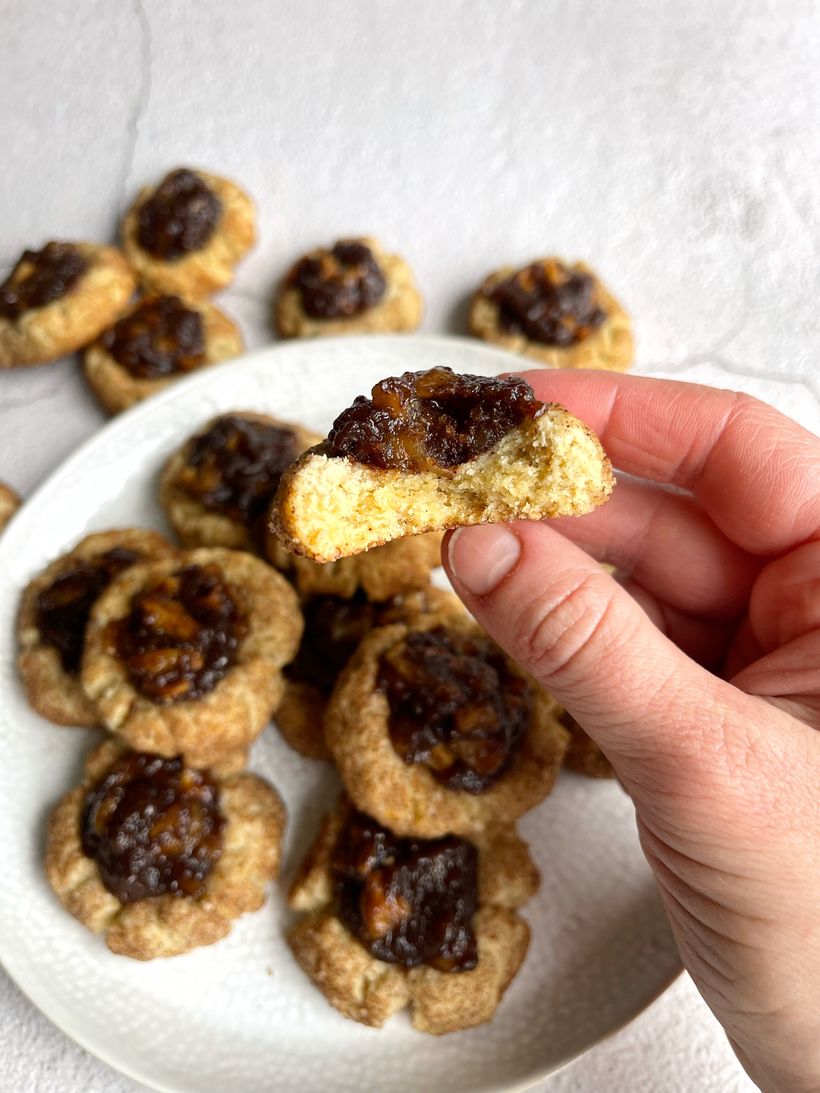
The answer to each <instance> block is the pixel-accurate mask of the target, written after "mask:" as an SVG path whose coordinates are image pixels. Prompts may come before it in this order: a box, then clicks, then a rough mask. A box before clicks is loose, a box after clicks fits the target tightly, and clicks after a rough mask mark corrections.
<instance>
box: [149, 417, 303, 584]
mask: <svg viewBox="0 0 820 1093" xmlns="http://www.w3.org/2000/svg"><path fill="white" fill-rule="evenodd" d="M317 439H318V438H317V437H316V435H315V434H314V433H311V432H309V431H308V430H307V429H304V428H302V426H301V425H295V424H291V423H290V422H287V421H278V420H277V419H276V418H272V417H268V416H267V414H256V413H252V412H251V411H245V410H234V411H232V412H231V413H228V414H220V415H219V417H215V418H213V419H212V420H211V421H209V422H207V424H206V425H205V426H204V427H203V428H202V429H200V431H199V432H197V433H195V434H194V436H192V437H190V439H188V440H186V442H185V443H184V444H183V445H182V447H181V448H180V449H179V451H177V452H175V453H174V454H173V455H172V456H171V458H170V459H169V460H168V462H167V463H166V465H165V468H164V469H163V472H162V477H161V479H160V488H159V495H160V503H161V504H162V507H163V509H164V510H165V515H166V516H167V518H168V522H169V523H170V525H171V527H172V528H173V529H174V531H175V532H176V533H177V535H178V536H179V539H180V541H181V542H182V543H183V545H184V546H188V547H197V546H219V547H233V548H235V549H238V550H258V549H260V547H261V544H262V540H263V539H264V538H265V527H264V523H265V522H266V520H267V512H268V509H269V507H270V503H271V500H272V498H273V496H274V494H275V493H276V489H277V486H278V485H279V479H280V478H281V476H282V472H283V471H284V470H285V469H286V468H287V467H289V466H290V464H291V463H292V462H293V460H294V459H296V458H297V457H298V456H299V455H300V454H301V453H302V452H303V451H304V450H305V449H306V448H309V447H310V446H311V445H312V444H315V443H316V441H317ZM277 545H278V544H277ZM271 554H272V556H271V559H270V560H271V561H272V562H273V564H274V565H276V566H277V568H278V569H288V568H289V567H290V555H286V554H285V552H284V551H283V550H282V548H281V547H279V549H278V553H276V552H273V551H272V552H271Z"/></svg>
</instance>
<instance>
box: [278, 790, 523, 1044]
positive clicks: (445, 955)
mask: <svg viewBox="0 0 820 1093" xmlns="http://www.w3.org/2000/svg"><path fill="white" fill-rule="evenodd" d="M442 878H446V880H444V881H443V880H442ZM538 885H539V876H538V871H537V869H536V868H535V865H534V864H533V862H532V859H531V858H530V855H529V852H528V849H527V846H526V843H525V842H524V841H523V840H522V839H521V838H520V837H519V835H518V834H517V832H516V830H515V828H514V827H513V826H512V825H503V824H502V825H497V826H494V827H490V828H486V829H485V830H483V831H481V832H479V833H476V834H474V835H472V836H471V837H470V840H469V841H467V840H465V839H459V838H455V837H452V836H448V837H445V838H442V839H437V840H435V841H426V840H419V839H412V840H411V839H402V838H400V837H398V836H396V835H395V833H394V832H392V831H390V830H389V829H386V828H385V827H384V826H383V825H380V824H378V823H377V822H375V821H374V820H373V819H372V817H369V816H366V815H364V814H362V813H361V812H356V811H355V810H354V809H353V808H352V807H351V805H350V803H349V802H348V801H346V800H345V799H342V800H341V801H340V802H339V804H338V805H337V807H336V809H335V810H334V811H333V812H331V813H329V814H328V815H327V816H326V818H325V820H324V822H323V824H322V827H321V830H320V831H319V835H318V837H317V839H316V842H315V843H314V845H313V847H312V849H311V850H310V852H309V853H308V856H307V858H306V860H305V862H304V863H303V864H302V867H301V869H300V871H299V874H298V875H297V877H296V880H295V881H294V883H293V886H292V888H291V891H290V899H289V902H290V906H291V907H292V908H293V909H294V910H296V911H301V912H304V916H303V917H302V918H301V919H300V920H299V921H298V922H297V923H296V925H295V926H294V927H293V928H292V929H291V931H290V934H289V937H288V940H289V942H290V946H291V949H292V950H293V954H294V956H295V957H296V959H297V961H298V962H299V964H300V965H301V967H302V969H303V970H304V971H305V972H306V974H307V975H308V976H310V978H311V979H312V980H313V982H314V983H315V984H316V986H317V987H318V988H319V990H320V991H321V992H322V993H323V994H324V996H325V998H326V999H327V1000H328V1002H329V1003H330V1004H331V1005H332V1006H334V1007H335V1008H336V1009H337V1010H339V1012H340V1013H342V1014H343V1015H344V1016H345V1017H348V1018H350V1019H351V1020H354V1021H359V1022H360V1023H361V1024H364V1025H370V1026H373V1027H376V1028H378V1027H381V1025H383V1024H384V1022H385V1021H386V1020H387V1019H388V1018H389V1017H391V1016H392V1015H393V1014H394V1013H396V1012H398V1011H399V1010H401V1009H404V1008H405V1007H406V1006H410V1007H411V1011H412V1021H413V1025H414V1027H415V1028H417V1029H418V1030H419V1031H421V1032H428V1033H431V1034H432V1035H435V1036H440V1035H444V1034H445V1033H449V1032H458V1031H459V1030H461V1029H466V1028H473V1027H474V1026H476V1025H480V1024H484V1023H485V1022H487V1021H489V1020H491V1019H492V1017H493V1015H494V1013H495V1011H496V1009H497V1008H498V1006H499V1004H500V1002H501V999H502V996H503V994H504V992H505V991H506V989H507V987H508V986H509V985H510V983H511V982H512V980H513V978H514V976H515V974H516V972H517V971H518V969H519V968H520V967H521V964H522V963H523V961H524V957H525V956H526V953H527V948H528V945H529V927H528V926H527V924H526V922H525V921H524V920H523V919H522V918H521V917H520V916H519V915H518V914H516V911H517V909H518V908H520V907H521V906H522V905H523V904H524V903H526V902H527V900H528V899H530V897H531V896H532V895H534V893H535V892H536V891H537V889H538Z"/></svg>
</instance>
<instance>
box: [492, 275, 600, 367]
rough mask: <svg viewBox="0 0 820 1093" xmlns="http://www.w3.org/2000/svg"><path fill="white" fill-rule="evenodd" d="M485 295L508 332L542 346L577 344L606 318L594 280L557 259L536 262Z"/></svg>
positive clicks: (501, 282)
mask: <svg viewBox="0 0 820 1093" xmlns="http://www.w3.org/2000/svg"><path fill="white" fill-rule="evenodd" d="M486 292H487V295H488V296H489V297H490V299H491V300H492V301H493V302H494V303H495V304H497V305H498V317H499V323H500V325H501V327H502V328H503V329H504V330H508V331H509V332H510V333H511V334H524V335H526V337H528V338H530V339H531V340H532V341H535V342H541V343H542V344H543V345H555V346H560V347H564V348H565V347H567V346H570V345H576V344H577V343H578V342H582V341H583V340H584V338H586V337H588V336H589V335H590V334H591V333H592V331H593V330H596V329H597V328H598V327H599V326H600V325H601V324H602V323H603V322H604V321H605V319H606V317H607V316H606V312H605V311H604V310H603V309H602V308H601V307H600V306H599V304H598V285H597V283H596V281H595V278H594V277H592V276H590V274H588V273H583V272H582V271H580V270H572V269H569V268H568V267H567V266H565V265H564V264H563V262H559V261H557V260H556V259H554V258H547V259H544V260H543V261H541V262H533V263H532V264H531V265H529V266H525V267H524V269H520V270H518V271H517V272H516V273H513V274H512V275H511V276H510V277H507V278H505V279H504V280H503V281H500V282H499V283H498V284H497V285H495V286H493V287H490V288H488V289H487V290H486Z"/></svg>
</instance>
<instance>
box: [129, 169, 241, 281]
mask: <svg viewBox="0 0 820 1093" xmlns="http://www.w3.org/2000/svg"><path fill="white" fill-rule="evenodd" d="M122 237H123V248H124V250H125V253H126V255H127V256H128V260H129V261H130V262H131V264H132V265H133V267H134V269H135V270H136V271H137V274H138V276H139V279H140V283H141V284H142V285H144V286H145V287H146V288H149V289H152V290H153V291H155V292H170V293H174V294H175V295H179V296H182V297H187V298H188V299H189V300H200V299H202V298H203V297H204V296H211V295H213V293H214V292H217V291H218V290H219V289H220V288H224V287H225V285H227V284H228V283H229V282H230V281H231V280H233V274H234V267H235V266H236V264H237V263H238V262H239V260H240V259H241V258H242V257H243V256H244V255H245V254H246V253H247V251H248V250H250V248H251V247H252V246H253V244H254V242H255V239H256V226H255V215H254V208H253V202H252V201H251V199H250V198H249V197H248V195H247V194H246V193H244V192H243V191H242V190H240V188H239V187H238V186H237V185H235V183H233V182H229V181H228V180H227V179H225V178H218V177H217V176H216V175H210V174H207V173H206V172H205V171H193V170H189V169H188V168H187V167H182V168H179V169H178V170H175V171H171V172H170V174H167V175H166V176H165V178H164V179H163V180H162V182H160V184H159V185H158V186H157V187H155V188H154V187H150V186H149V187H146V188H145V189H143V190H141V191H140V193H139V196H138V197H137V200H136V201H135V202H134V204H133V205H132V207H131V208H130V209H129V210H128V212H127V213H126V216H125V220H124V222H123V226H122Z"/></svg>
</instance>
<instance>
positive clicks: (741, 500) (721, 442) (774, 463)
mask: <svg viewBox="0 0 820 1093" xmlns="http://www.w3.org/2000/svg"><path fill="white" fill-rule="evenodd" d="M524 375H525V378H526V379H527V381H528V382H529V383H530V384H531V386H532V388H533V390H534V391H535V393H536V395H537V396H538V398H540V399H543V400H545V401H548V402H560V403H561V404H562V405H564V406H566V407H567V409H568V410H571V411H572V412H573V413H574V414H576V415H577V416H578V417H579V418H581V420H582V421H585V422H586V424H587V425H589V426H590V428H592V429H593V430H594V431H595V432H596V433H597V434H598V436H599V437H600V438H601V443H602V444H603V446H604V448H605V450H606V453H607V455H608V456H609V458H610V459H611V460H612V463H613V464H614V466H615V467H617V468H619V469H620V470H622V471H626V472H627V473H629V474H632V475H637V476H638V477H640V478H646V479H650V480H651V481H653V482H662V483H667V484H670V485H675V486H679V487H681V488H683V489H685V490H688V491H690V492H691V493H692V494H694V496H695V497H696V498H697V499H698V501H699V502H700V504H701V505H702V506H703V508H704V509H705V510H706V512H707V513H708V514H709V516H710V517H711V518H712V520H714V522H715V524H717V526H718V527H719V528H720V529H721V531H723V532H724V534H725V535H727V536H728V537H729V538H730V539H732V540H733V542H735V543H737V544H738V545H739V546H741V547H743V549H744V550H748V551H750V552H752V553H754V554H773V553H779V552H781V551H783V550H788V549H789V548H791V547H792V546H795V545H796V544H798V543H802V542H805V541H806V540H808V539H812V538H815V537H817V536H818V535H820V440H818V438H817V437H816V436H814V435H813V434H812V433H810V432H808V430H806V429H803V428H802V427H801V426H800V425H798V424H797V423H796V422H795V421H792V420H791V418H788V417H786V416H785V415H784V414H781V413H779V412H778V411H777V410H775V409H773V408H772V407H771V406H768V405H766V403H764V402H760V401H759V400H757V399H755V398H752V397H751V396H750V395H744V394H741V393H740V392H737V391H724V390H720V389H718V388H715V387H703V386H700V385H699V384H695V383H679V382H676V381H673V380H659V379H650V378H648V377H643V376H622V375H616V374H613V373H612V372H562V371H557V370H556V371H541V370H539V371H535V372H526V373H524Z"/></svg>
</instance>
